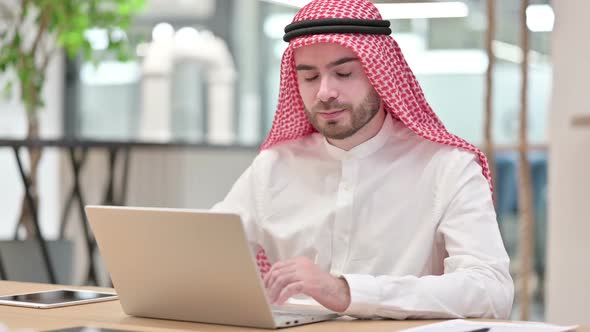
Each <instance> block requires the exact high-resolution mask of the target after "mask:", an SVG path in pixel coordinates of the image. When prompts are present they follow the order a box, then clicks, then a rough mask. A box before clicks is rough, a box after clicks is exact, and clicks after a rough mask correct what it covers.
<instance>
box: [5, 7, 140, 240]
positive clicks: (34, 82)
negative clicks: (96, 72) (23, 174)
mask: <svg viewBox="0 0 590 332" xmlns="http://www.w3.org/2000/svg"><path fill="white" fill-rule="evenodd" d="M143 5H144V0H84V1H79V0H11V1H0V75H2V76H4V77H6V78H8V81H7V83H6V85H5V86H4V87H3V91H4V95H5V96H10V95H11V94H12V93H14V92H17V93H18V95H19V99H20V101H21V103H22V105H23V106H24V109H25V111H26V116H27V139H29V140H35V139H38V138H39V128H40V126H39V111H40V110H41V109H42V107H43V98H42V94H41V92H42V90H43V86H44V83H45V78H46V69H47V65H48V64H49V62H50V61H51V59H52V57H53V56H54V55H55V54H56V52H59V51H60V50H64V51H65V53H66V55H67V56H68V57H70V58H74V57H77V56H80V55H81V56H83V57H84V58H85V59H86V60H87V61H93V62H94V63H96V64H98V63H99V62H100V58H99V57H98V56H97V54H95V53H94V52H93V51H92V46H91V43H90V41H89V38H88V34H87V33H86V32H87V31H88V30H89V29H95V28H98V29H104V31H106V32H107V36H108V39H109V43H108V48H107V50H106V52H103V54H102V55H103V56H104V55H107V54H114V55H115V56H116V57H117V58H118V59H119V60H125V59H127V58H128V54H129V50H128V45H127V41H126V40H125V38H121V35H122V34H121V33H120V32H121V30H125V29H126V28H127V27H128V26H129V24H130V23H131V19H132V17H133V16H134V15H135V14H136V13H138V12H139V10H140V9H141V8H142V7H143ZM41 154H42V151H41V149H38V148H31V149H29V150H28V156H29V165H30V176H29V181H30V184H31V193H32V196H33V200H34V202H35V203H34V204H35V205H37V206H38V199H37V190H36V183H37V180H36V172H37V167H38V165H39V161H40V159H41ZM18 225H19V226H20V225H23V226H25V229H26V231H27V232H26V233H27V236H28V237H30V236H32V235H33V234H34V232H35V228H34V227H33V222H32V214H31V209H30V208H29V206H28V204H26V202H25V201H24V198H23V203H22V207H21V214H20V217H19V223H18Z"/></svg>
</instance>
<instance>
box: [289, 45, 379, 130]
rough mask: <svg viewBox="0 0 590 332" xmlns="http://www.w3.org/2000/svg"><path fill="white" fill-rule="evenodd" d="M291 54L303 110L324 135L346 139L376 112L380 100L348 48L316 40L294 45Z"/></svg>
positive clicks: (357, 60) (354, 55)
mask: <svg viewBox="0 0 590 332" xmlns="http://www.w3.org/2000/svg"><path fill="white" fill-rule="evenodd" d="M294 55H295V67H296V69H297V81H298V84H299V92H300V93H301V98H302V99H303V104H304V105H305V111H306V113H307V116H308V117H309V120H310V122H311V123H312V125H313V126H314V128H315V129H316V130H317V131H319V132H320V133H322V134H323V135H324V136H326V137H327V138H332V139H345V138H348V137H350V136H352V135H354V134H355V133H356V132H357V131H358V130H359V129H361V128H362V127H364V126H365V125H366V124H367V123H368V122H369V121H370V120H371V119H372V118H373V117H374V116H375V114H377V112H378V111H379V106H380V101H381V100H380V98H379V95H378V94H377V92H376V91H375V89H374V88H373V86H372V85H371V83H370V82H369V79H368V78H367V76H366V75H365V72H364V70H363V67H362V65H361V63H360V61H359V59H358V58H357V57H356V54H355V53H354V52H353V51H352V50H350V49H348V48H346V47H344V46H340V45H338V44H332V43H320V44H314V45H308V46H303V47H300V48H297V49H295V53H294Z"/></svg>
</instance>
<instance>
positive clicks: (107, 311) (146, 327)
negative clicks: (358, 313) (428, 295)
mask: <svg viewBox="0 0 590 332" xmlns="http://www.w3.org/2000/svg"><path fill="white" fill-rule="evenodd" d="M57 288H60V286H59V285H48V284H33V283H21V282H11V281H0V295H4V294H13V293H21V292H28V291H43V290H51V289H57ZM75 288H80V289H95V290H103V291H112V289H109V288H97V287H75ZM0 322H2V323H3V324H5V325H6V326H8V328H10V329H11V330H12V329H20V328H33V329H38V330H51V329H63V328H68V327H74V326H94V327H104V328H114V329H121V330H130V331H146V332H166V331H201V332H209V331H213V332H218V331H224V332H225V331H228V332H230V331H249V332H255V331H269V330H266V329H253V328H241V327H232V326H223V325H213V324H199V323H189V322H179V321H171V320H160V319H149V318H138V317H131V316H127V315H126V314H125V313H124V312H123V310H122V308H121V305H120V304H119V301H107V302H99V303H92V304H84V305H78V306H71V307H62V308H54V309H31V308H19V307H11V306H2V305H0ZM431 322H432V321H392V320H379V321H350V320H340V321H330V322H322V323H315V324H310V325H303V326H299V327H293V328H289V329H286V330H282V331H289V332H298V331H299V332H309V331H343V332H348V331H350V332H353V331H355V332H356V331H363V332H364V331H367V332H393V331H399V330H402V329H406V328H410V327H414V326H419V325H423V324H427V323H431ZM577 331H579V332H590V328H580V329H578V330H577Z"/></svg>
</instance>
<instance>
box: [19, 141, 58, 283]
mask: <svg viewBox="0 0 590 332" xmlns="http://www.w3.org/2000/svg"><path fill="white" fill-rule="evenodd" d="M13 149H14V156H15V157H16V162H17V164H18V169H19V171H20V176H21V179H22V181H23V186H24V189H25V197H26V200H27V203H28V204H29V208H30V209H31V215H32V217H33V226H34V227H35V230H36V235H35V237H36V238H37V241H38V243H39V247H40V248H41V255H42V258H43V261H44V262H45V266H46V267H47V274H48V276H49V282H50V283H52V284H56V283H57V280H56V278H55V274H54V270H53V266H52V264H51V259H50V258H49V251H48V249H47V243H46V242H45V239H43V236H42V235H41V229H40V227H39V220H38V214H37V207H36V206H35V202H34V201H33V196H32V195H31V184H30V180H29V177H28V176H27V174H26V173H25V170H24V168H23V165H22V161H21V159H20V155H19V148H18V147H16V146H15V147H13Z"/></svg>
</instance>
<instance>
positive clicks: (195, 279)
mask: <svg viewBox="0 0 590 332" xmlns="http://www.w3.org/2000/svg"><path fill="white" fill-rule="evenodd" d="M86 214H87V216H88V220H89V222H90V226H91V228H92V231H93V232H94V236H95V237H96V241H97V243H98V248H99V250H100V253H101V255H102V258H103V259H104V262H105V265H106V267H107V269H108V271H109V272H110V275H111V278H112V281H113V285H114V287H115V289H116V291H117V294H118V295H119V299H120V301H121V306H122V307H123V311H125V313H126V314H128V315H132V316H141V317H150V318H162V319H173V320H183V321H192V322H204V323H215V324H227V325H238V326H250V327H261V328H281V327H289V326H295V325H301V324H307V323H313V322H319V321H323V320H328V319H332V318H335V317H337V315H336V314H335V313H333V312H330V311H328V310H321V309H320V308H317V310H316V307H312V306H310V309H305V310H304V309H302V308H297V310H294V309H293V308H289V309H287V307H280V308H281V309H280V310H281V312H276V311H273V308H272V307H271V305H270V304H269V302H268V300H267V297H266V293H265V292H266V291H265V289H264V285H263V283H262V280H261V278H260V275H259V273H258V269H257V266H256V264H255V261H254V258H253V256H252V253H251V250H250V246H249V244H248V242H247V239H246V235H245V232H244V228H243V226H242V222H241V220H240V217H239V216H238V215H235V214H228V213H218V212H209V211H202V210H182V209H161V208H133V207H110V206H87V207H86Z"/></svg>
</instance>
